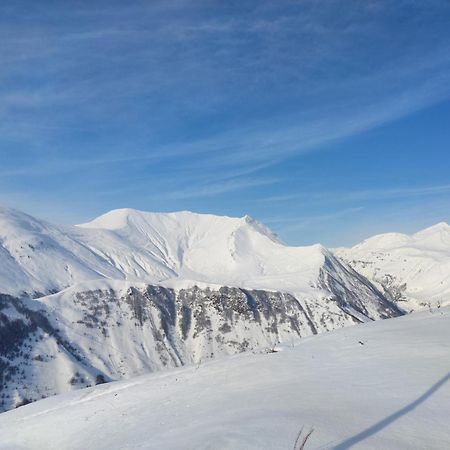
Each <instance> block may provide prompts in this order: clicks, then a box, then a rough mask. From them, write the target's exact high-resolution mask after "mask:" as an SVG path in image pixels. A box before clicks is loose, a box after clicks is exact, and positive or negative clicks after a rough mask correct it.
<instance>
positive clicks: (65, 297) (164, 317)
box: [0, 262, 401, 410]
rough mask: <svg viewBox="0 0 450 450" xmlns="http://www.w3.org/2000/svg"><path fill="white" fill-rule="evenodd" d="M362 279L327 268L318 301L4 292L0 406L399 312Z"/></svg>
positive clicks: (157, 289) (231, 291)
mask: <svg viewBox="0 0 450 450" xmlns="http://www.w3.org/2000/svg"><path fill="white" fill-rule="evenodd" d="M330 264H331V262H330ZM340 269H342V267H341V268H340ZM363 281H364V280H362V281H358V280H357V279H356V281H355V285H353V286H348V285H346V284H345V283H343V281H342V280H340V279H339V276H334V277H331V276H330V275H329V273H328V274H327V275H325V274H324V275H323V278H322V282H323V284H324V286H323V287H324V288H325V287H327V288H328V289H331V290H332V294H331V295H329V296H327V297H324V299H323V302H322V303H321V304H320V305H318V304H317V302H316V299H314V298H297V297H295V296H294V295H292V294H288V293H282V292H271V291H264V290H247V289H240V288H233V287H220V288H209V287H204V288H199V287H197V286H192V287H189V288H186V289H172V288H167V287H162V286H156V285H147V286H142V285H140V286H133V285H126V286H125V285H124V286H121V287H118V286H117V284H110V283H107V282H104V283H103V284H102V285H101V286H95V287H93V288H92V289H88V288H86V287H84V288H72V289H69V290H67V291H64V292H61V293H58V294H55V295H51V296H48V297H43V298H41V299H37V300H31V299H19V298H16V297H11V296H7V295H2V296H1V297H0V338H1V339H0V361H1V363H0V364H1V365H0V376H1V380H2V382H1V393H0V398H1V402H0V403H1V408H2V409H3V410H6V409H10V408H13V407H15V406H17V405H20V404H23V403H24V402H28V401H34V400H37V399H39V398H42V397H46V396H49V395H53V394H57V393H61V392H65V391H68V390H72V389H77V388H81V387H86V386H90V385H93V384H96V383H99V382H105V381H110V380H117V379H121V378H130V377H133V376H136V375H140V374H144V373H147V372H149V371H157V370H163V369H165V368H170V367H177V366H181V365H185V364H197V365H199V364H201V363H202V362H204V361H206V360H208V359H210V358H213V357H220V356H224V355H232V354H236V353H240V352H243V351H258V352H259V351H263V352H264V351H273V349H274V348H275V346H276V345H277V344H278V343H280V342H294V341H295V340H296V339H298V338H300V337H303V336H308V335H311V334H315V333H318V332H321V331H324V330H330V329H334V328H338V327H343V326H347V325H352V324H354V323H358V322H361V321H367V320H375V319H379V318H386V317H394V316H397V315H400V314H401V311H400V310H398V309H397V308H396V307H395V306H394V305H393V304H391V303H389V302H388V301H386V300H385V299H383V297H382V295H381V294H380V293H379V292H377V291H376V290H375V289H374V288H373V287H372V286H371V285H370V283H366V282H363ZM350 287H351V288H352V289H353V290H355V289H360V295H361V296H360V297H358V295H357V294H355V293H354V292H353V290H350V289H349V288H350ZM362 295H364V296H365V301H363V300H361V298H362Z"/></svg>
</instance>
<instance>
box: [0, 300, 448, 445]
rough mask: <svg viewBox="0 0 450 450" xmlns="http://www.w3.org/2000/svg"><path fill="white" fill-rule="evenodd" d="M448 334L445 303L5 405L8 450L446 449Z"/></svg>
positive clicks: (1, 428) (2, 420) (2, 430)
mask: <svg viewBox="0 0 450 450" xmlns="http://www.w3.org/2000/svg"><path fill="white" fill-rule="evenodd" d="M449 341H450V309H449V308H440V310H435V311H434V312H433V313H430V312H429V311H428V310H427V311H424V312H420V313H415V314H411V315H408V316H405V317H399V318H396V319H390V320H383V321H378V322H374V323H368V324H363V325H360V326H357V327H350V328H345V329H340V330H337V331H333V332H331V333H325V334H322V335H318V336H314V337H311V338H306V339H302V340H300V341H299V342H298V343H296V344H295V346H291V345H284V346H280V347H277V349H276V350H277V353H270V354H264V353H263V354H262V353H258V354H251V353H246V354H242V355H238V356H235V357H231V358H227V359H221V360H218V361H212V362H208V363H205V364H202V365H201V366H191V367H184V368H180V369H175V370H171V371H168V372H165V373H155V374H151V375H145V376H143V377H139V378H136V379H133V380H126V381H121V382H116V383H111V384H108V385H103V386H97V387H95V388H94V387H93V388H90V389H86V390H83V391H78V392H71V393H67V394H65V395H61V396H56V397H53V398H48V399H46V400H43V401H39V402H36V403H34V404H31V405H27V406H24V407H23V408H19V409H17V410H14V411H10V412H7V413H4V414H1V415H0V436H1V439H0V449H5V450H12V449H29V450H41V449H47V450H75V449H76V450H78V449H87V448H90V449H96V450H103V449H105V450H106V449H107V450H119V449H120V450H122V449H144V448H145V449H150V448H151V449H153V448H155V449H167V450H172V449H180V448H182V449H186V450H190V449H195V450H198V449H233V450H239V449H247V450H250V449H274V450H275V449H280V450H281V449H292V448H294V443H295V440H296V437H297V434H298V432H299V431H300V430H301V429H302V428H303V433H302V437H301V438H300V442H301V441H302V439H303V438H304V437H305V435H306V434H307V433H308V432H309V431H310V429H311V428H313V429H314V431H313V433H312V434H311V436H310V438H309V440H308V442H307V445H306V447H305V448H307V449H319V448H320V449H337V450H344V449H350V448H351V449H353V448H355V449H371V450H373V449H385V450H397V449H427V450H441V449H448V448H450V436H449V433H448V421H449V419H448V409H449V397H450V379H449V378H450V348H449V345H448V343H449ZM297 448H298V447H297Z"/></svg>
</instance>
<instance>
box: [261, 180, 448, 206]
mask: <svg viewBox="0 0 450 450" xmlns="http://www.w3.org/2000/svg"><path fill="white" fill-rule="evenodd" d="M442 194H450V184H444V185H436V186H409V187H400V188H387V189H362V190H353V191H341V192H339V191H327V192H317V191H316V192H311V193H300V194H285V195H274V196H271V197H266V198H265V199H264V202H276V203H279V202H292V201H293V200H300V201H302V204H308V203H309V204H315V203H317V202H321V203H324V202H325V203H327V204H330V203H351V202H366V201H372V200H374V201H377V200H391V199H404V198H410V197H426V196H435V195H442Z"/></svg>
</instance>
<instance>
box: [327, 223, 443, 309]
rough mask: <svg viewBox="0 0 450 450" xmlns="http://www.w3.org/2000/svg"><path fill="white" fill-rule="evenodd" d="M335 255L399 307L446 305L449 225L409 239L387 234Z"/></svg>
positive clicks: (431, 228) (403, 235)
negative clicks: (394, 300) (387, 295)
mask: <svg viewBox="0 0 450 450" xmlns="http://www.w3.org/2000/svg"><path fill="white" fill-rule="evenodd" d="M335 255H337V256H338V257H340V258H342V259H344V260H345V261H347V262H348V263H349V264H350V265H351V266H352V267H353V268H354V269H355V270H356V271H358V272H359V273H361V274H362V275H364V276H366V277H367V278H369V279H370V280H371V281H372V282H374V283H375V284H376V285H378V287H380V288H382V289H383V288H386V289H387V291H390V292H391V293H392V294H393V296H394V297H397V300H399V301H400V302H399V303H398V304H399V306H401V307H403V308H404V309H406V310H418V309H423V308H425V307H428V306H437V305H442V306H444V305H448V304H450V225H448V224H447V223H444V222H442V223H439V224H437V225H434V226H432V227H430V228H427V229H425V230H422V231H419V232H418V233H416V234H413V235H412V236H408V235H406V234H399V233H387V234H381V235H378V236H374V237H371V238H369V239H367V240H365V241H363V242H361V243H360V244H358V245H355V246H354V247H352V248H340V249H337V250H336V251H335Z"/></svg>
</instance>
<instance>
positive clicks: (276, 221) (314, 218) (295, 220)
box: [262, 206, 364, 234]
mask: <svg viewBox="0 0 450 450" xmlns="http://www.w3.org/2000/svg"><path fill="white" fill-rule="evenodd" d="M362 210H364V207H362V206H358V207H354V208H346V209H342V210H339V211H333V212H330V213H328V214H319V215H311V216H305V215H303V216H297V217H274V218H267V219H265V220H264V219H263V220H262V222H263V223H265V224H268V225H272V226H273V225H277V231H278V232H279V233H280V234H289V233H292V232H294V231H298V230H302V229H305V228H308V227H310V226H312V225H316V224H320V223H323V222H330V221H334V220H336V219H339V218H342V217H345V216H349V215H352V214H355V213H358V212H360V211H362Z"/></svg>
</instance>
